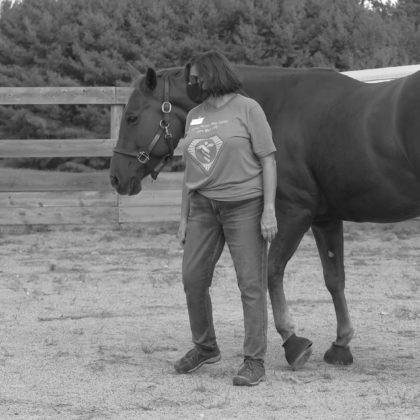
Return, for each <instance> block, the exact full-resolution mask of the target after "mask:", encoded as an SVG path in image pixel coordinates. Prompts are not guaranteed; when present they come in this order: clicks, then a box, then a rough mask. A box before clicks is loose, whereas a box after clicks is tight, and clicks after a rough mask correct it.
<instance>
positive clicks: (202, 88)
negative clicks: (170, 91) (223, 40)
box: [185, 51, 242, 102]
mask: <svg viewBox="0 0 420 420" xmlns="http://www.w3.org/2000/svg"><path fill="white" fill-rule="evenodd" d="M185 80H186V82H187V91H188V93H189V96H190V98H191V99H193V100H194V101H195V102H200V101H202V100H205V99H206V97H208V96H223V95H226V94H229V93H235V92H238V91H239V90H240V89H241V86H242V84H241V82H240V80H239V78H238V76H237V75H236V73H235V71H234V70H233V68H232V66H231V64H230V63H229V61H228V59H227V58H226V57H225V56H224V55H223V54H222V53H220V52H218V51H209V52H205V53H202V54H198V55H196V56H195V57H193V58H192V60H191V61H190V62H189V63H188V64H187V65H186V66H185ZM200 96H201V97H200Z"/></svg>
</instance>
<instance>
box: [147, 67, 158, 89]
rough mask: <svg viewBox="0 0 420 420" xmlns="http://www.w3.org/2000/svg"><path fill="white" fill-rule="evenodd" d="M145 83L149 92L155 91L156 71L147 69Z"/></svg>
mask: <svg viewBox="0 0 420 420" xmlns="http://www.w3.org/2000/svg"><path fill="white" fill-rule="evenodd" d="M145 81H146V87H147V88H148V89H149V90H155V87H156V85H157V76H156V71H155V70H154V69H152V68H151V67H149V68H148V69H147V72H146V77H145Z"/></svg>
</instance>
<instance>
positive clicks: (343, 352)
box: [324, 343, 353, 366]
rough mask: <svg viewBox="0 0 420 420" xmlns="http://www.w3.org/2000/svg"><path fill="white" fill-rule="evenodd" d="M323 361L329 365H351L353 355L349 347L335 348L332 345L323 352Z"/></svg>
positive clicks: (335, 346)
mask: <svg viewBox="0 0 420 420" xmlns="http://www.w3.org/2000/svg"><path fill="white" fill-rule="evenodd" d="M324 360H325V361H326V362H327V363H329V364H331V365H343V366H346V365H351V364H352V363H353V355H352V354H351V351H350V347H342V346H337V344H335V343H332V345H331V347H330V348H329V349H328V350H327V351H326V352H325V354H324Z"/></svg>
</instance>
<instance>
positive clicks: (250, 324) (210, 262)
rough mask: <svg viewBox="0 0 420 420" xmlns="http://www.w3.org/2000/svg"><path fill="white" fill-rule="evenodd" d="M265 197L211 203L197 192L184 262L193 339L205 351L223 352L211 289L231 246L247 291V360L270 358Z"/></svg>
mask: <svg viewBox="0 0 420 420" xmlns="http://www.w3.org/2000/svg"><path fill="white" fill-rule="evenodd" d="M262 211H263V198H262V197H257V198H254V199H248V200H243V201H228V202H226V201H217V200H211V199H208V198H206V197H204V196H203V195H201V194H199V193H197V192H194V193H192V196H191V197H190V212H189V216H188V223H187V231H186V238H185V246H184V258H183V264H182V271H183V283H184V290H185V294H186V297H187V306H188V314H189V319H190V326H191V332H192V340H193V343H194V344H195V346H196V347H197V348H198V349H199V350H201V351H204V352H205V351H212V350H215V349H216V348H217V342H216V335H215V331H214V326H213V316H212V304H211V299H210V293H209V288H210V286H211V282H212V277H213V272H214V268H215V265H216V263H217V261H218V260H219V257H220V255H221V253H222V250H223V247H224V245H225V242H226V243H227V245H228V247H229V251H230V255H231V257H232V260H233V264H234V267H235V271H236V276H237V282H238V286H239V289H240V292H241V299H242V307H243V315H244V325H245V339H244V350H243V351H244V357H249V358H252V359H264V356H265V353H266V349H267V242H266V241H265V240H264V238H263V237H262V235H261V228H260V221H261V215H262Z"/></svg>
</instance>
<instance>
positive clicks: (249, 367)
mask: <svg viewBox="0 0 420 420" xmlns="http://www.w3.org/2000/svg"><path fill="white" fill-rule="evenodd" d="M264 380H265V369H264V361H263V360H260V359H248V358H246V359H244V363H243V364H242V365H241V367H240V368H239V371H238V373H237V375H236V376H234V377H233V385H238V386H254V385H258V384H259V383H260V382H261V381H264Z"/></svg>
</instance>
